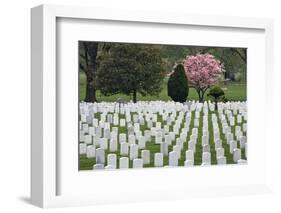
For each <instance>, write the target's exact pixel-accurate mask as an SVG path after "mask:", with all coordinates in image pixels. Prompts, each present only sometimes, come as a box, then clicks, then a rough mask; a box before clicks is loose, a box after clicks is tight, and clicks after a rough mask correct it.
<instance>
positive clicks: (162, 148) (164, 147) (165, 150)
mask: <svg viewBox="0 0 281 213" xmlns="http://www.w3.org/2000/svg"><path fill="white" fill-rule="evenodd" d="M168 151H169V150H168V143H165V142H162V143H160V152H161V153H162V154H163V155H164V156H168Z"/></svg>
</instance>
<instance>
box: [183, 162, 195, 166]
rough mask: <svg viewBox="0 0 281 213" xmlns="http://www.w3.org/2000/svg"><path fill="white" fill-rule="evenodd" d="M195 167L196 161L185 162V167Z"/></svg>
mask: <svg viewBox="0 0 281 213" xmlns="http://www.w3.org/2000/svg"><path fill="white" fill-rule="evenodd" d="M193 165H194V161H193V160H186V161H184V166H186V167H191V166H193Z"/></svg>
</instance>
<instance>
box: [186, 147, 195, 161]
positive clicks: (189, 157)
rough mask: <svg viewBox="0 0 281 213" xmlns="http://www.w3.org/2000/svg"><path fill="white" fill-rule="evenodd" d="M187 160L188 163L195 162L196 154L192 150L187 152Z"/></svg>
mask: <svg viewBox="0 0 281 213" xmlns="http://www.w3.org/2000/svg"><path fill="white" fill-rule="evenodd" d="M185 160H187V161H194V153H193V151H192V150H187V151H186V152H185Z"/></svg>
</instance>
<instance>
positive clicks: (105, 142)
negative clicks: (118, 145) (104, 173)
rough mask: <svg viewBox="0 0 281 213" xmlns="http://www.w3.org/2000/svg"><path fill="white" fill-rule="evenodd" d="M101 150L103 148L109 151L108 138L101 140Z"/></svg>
mask: <svg viewBox="0 0 281 213" xmlns="http://www.w3.org/2000/svg"><path fill="white" fill-rule="evenodd" d="M100 148H103V149H105V150H107V149H108V140H107V138H101V140H100Z"/></svg>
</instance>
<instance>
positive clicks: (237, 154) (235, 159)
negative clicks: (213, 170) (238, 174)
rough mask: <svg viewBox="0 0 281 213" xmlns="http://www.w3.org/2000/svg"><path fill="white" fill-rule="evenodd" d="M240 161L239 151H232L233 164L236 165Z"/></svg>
mask: <svg viewBox="0 0 281 213" xmlns="http://www.w3.org/2000/svg"><path fill="white" fill-rule="evenodd" d="M240 159H241V149H236V148H235V149H234V150H233V161H234V162H235V163H237V162H238V160H240Z"/></svg>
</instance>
